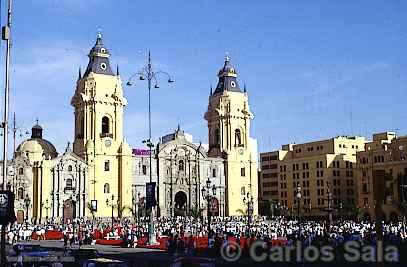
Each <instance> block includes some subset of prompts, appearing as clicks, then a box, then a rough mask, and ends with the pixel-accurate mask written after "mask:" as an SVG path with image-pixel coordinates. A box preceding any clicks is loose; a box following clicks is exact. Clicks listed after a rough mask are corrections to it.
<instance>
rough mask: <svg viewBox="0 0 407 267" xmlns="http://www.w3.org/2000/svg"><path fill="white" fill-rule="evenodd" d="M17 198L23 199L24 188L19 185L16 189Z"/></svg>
mask: <svg viewBox="0 0 407 267" xmlns="http://www.w3.org/2000/svg"><path fill="white" fill-rule="evenodd" d="M17 198H18V199H24V188H22V187H20V188H19V189H18V191H17Z"/></svg>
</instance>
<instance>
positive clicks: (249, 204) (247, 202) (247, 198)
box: [243, 192, 253, 237]
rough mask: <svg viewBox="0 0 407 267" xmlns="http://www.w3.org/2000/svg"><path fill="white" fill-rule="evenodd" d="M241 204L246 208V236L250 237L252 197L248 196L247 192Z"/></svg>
mask: <svg viewBox="0 0 407 267" xmlns="http://www.w3.org/2000/svg"><path fill="white" fill-rule="evenodd" d="M243 203H244V204H245V205H246V206H247V233H246V236H247V237H250V227H251V226H250V221H251V214H252V210H253V197H252V196H250V194H249V192H247V194H246V196H245V197H243Z"/></svg>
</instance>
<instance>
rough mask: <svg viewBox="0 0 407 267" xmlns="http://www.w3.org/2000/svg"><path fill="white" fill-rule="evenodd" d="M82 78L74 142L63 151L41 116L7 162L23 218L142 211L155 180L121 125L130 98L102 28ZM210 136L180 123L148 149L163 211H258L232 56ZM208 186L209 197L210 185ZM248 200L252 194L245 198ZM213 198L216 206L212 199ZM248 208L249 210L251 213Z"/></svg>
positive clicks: (209, 116) (214, 98)
mask: <svg viewBox="0 0 407 267" xmlns="http://www.w3.org/2000/svg"><path fill="white" fill-rule="evenodd" d="M88 57H89V62H88V65H87V68H86V70H85V72H84V73H83V75H82V72H81V70H79V76H78V79H77V81H76V88H75V92H74V94H73V97H72V99H71V105H72V107H73V109H74V127H75V128H74V136H73V144H72V146H71V144H68V146H67V148H66V149H65V152H64V153H62V154H58V152H57V150H56V149H55V147H54V146H53V145H52V143H51V142H49V141H47V140H45V139H44V138H43V129H42V127H41V126H40V125H39V124H38V122H37V124H36V125H34V127H33V128H32V135H31V138H30V139H28V140H25V141H23V142H22V143H21V144H20V145H19V146H18V148H17V150H16V152H15V155H14V157H13V160H11V161H9V164H8V166H9V167H8V168H9V170H8V176H7V179H6V181H7V187H8V188H10V189H11V190H13V191H14V192H15V195H16V203H15V207H16V213H17V219H18V220H19V221H20V222H22V221H24V220H25V219H27V218H28V220H31V221H32V222H36V223H41V222H44V220H47V219H53V220H54V221H67V220H72V219H74V218H80V217H88V218H89V217H93V216H95V217H110V216H112V212H113V213H114V216H115V217H128V216H136V215H139V216H144V215H145V213H143V212H145V208H144V207H145V196H146V183H147V182H149V181H150V162H149V160H150V155H149V151H148V150H139V149H131V147H130V145H129V144H128V143H127V142H126V140H125V138H124V133H123V127H124V125H123V121H124V120H123V116H124V109H125V107H126V106H127V104H128V103H127V100H126V98H125V97H124V94H123V89H122V81H121V77H120V74H119V71H118V69H117V71H116V72H113V70H112V68H111V65H110V53H109V51H108V49H107V48H106V46H105V45H104V44H103V40H102V37H101V35H100V34H98V36H97V39H96V43H95V45H94V46H93V47H92V48H91V50H90V52H89V55H88ZM204 118H205V120H206V121H207V123H208V142H209V144H208V145H206V144H201V143H193V142H192V137H191V136H190V135H188V134H187V133H185V132H184V131H183V130H182V129H181V128H180V127H178V129H176V130H175V131H174V133H171V134H168V135H166V136H163V137H162V138H160V140H159V142H158V143H157V145H156V147H155V149H153V154H152V155H151V159H152V162H151V178H152V181H154V182H156V184H157V189H156V200H157V212H158V215H159V216H186V215H194V214H197V213H203V214H206V211H207V209H208V208H209V209H210V212H211V214H212V215H214V216H229V215H240V214H242V213H244V212H245V211H244V210H245V207H248V206H247V205H246V202H247V201H248V200H251V201H252V202H251V205H250V207H249V208H250V209H251V210H252V211H253V214H257V205H258V204H257V201H258V197H257V180H258V178H257V173H258V172H257V171H258V170H257V143H256V141H255V140H254V139H252V138H251V136H250V122H251V120H252V119H253V115H252V113H251V111H250V108H249V103H248V95H247V92H246V90H245V89H244V90H241V89H240V87H239V84H238V81H237V72H236V70H235V69H234V67H233V66H232V65H231V63H230V59H229V58H226V60H225V62H224V66H223V67H222V68H221V69H220V71H219V73H218V84H217V87H216V89H215V91H214V92H212V90H211V93H210V96H209V104H208V109H207V111H206V113H205V115H204ZM209 185H210V186H211V187H210V188H211V190H210V191H211V197H210V198H209V201H208V198H206V197H205V196H206V194H207V193H208V191H209V190H206V193H205V192H204V190H203V189H207V188H209V187H208V186H209ZM243 199H245V200H246V202H244V201H243ZM208 202H209V205H208ZM246 212H247V211H246Z"/></svg>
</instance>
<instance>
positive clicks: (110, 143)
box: [105, 139, 112, 147]
mask: <svg viewBox="0 0 407 267" xmlns="http://www.w3.org/2000/svg"><path fill="white" fill-rule="evenodd" d="M111 145H112V140H110V139H106V140H105V146H106V147H109V146H111Z"/></svg>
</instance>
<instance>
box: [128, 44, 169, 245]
mask: <svg viewBox="0 0 407 267" xmlns="http://www.w3.org/2000/svg"><path fill="white" fill-rule="evenodd" d="M160 75H165V76H167V78H168V80H167V81H168V83H173V82H174V80H173V79H172V78H171V76H170V75H169V74H168V73H167V72H165V71H162V70H156V69H154V68H153V66H152V63H151V54H150V51H148V61H147V65H146V66H143V67H142V68H141V70H140V71H138V72H136V73H135V74H133V75H132V76H130V78H129V80H128V82H127V84H126V85H127V86H132V85H133V79H134V78H135V77H138V78H139V80H141V81H144V80H147V89H148V139H147V140H144V141H143V143H145V144H146V145H147V146H148V148H149V151H150V153H149V157H150V164H149V165H150V166H149V167H150V183H151V182H152V165H151V164H152V162H151V161H152V157H151V156H152V155H151V154H152V152H151V150H152V147H153V143H152V140H151V84H152V83H151V82H153V81H154V83H155V84H154V88H160V86H159V85H158V78H159V76H160ZM153 210H154V207H152V208H151V211H150V216H149V217H150V219H149V227H148V231H149V243H154V241H155V233H154V225H153V218H152V217H153Z"/></svg>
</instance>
